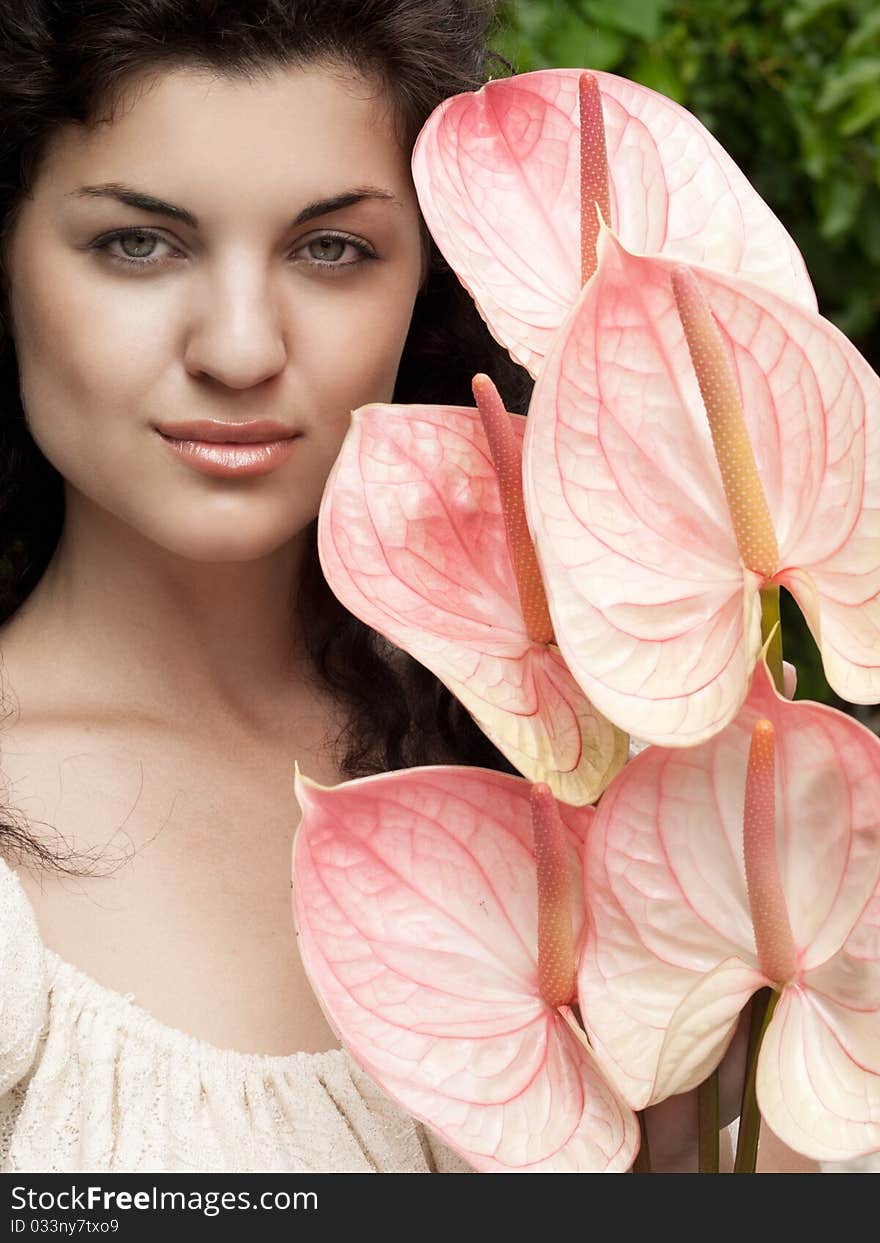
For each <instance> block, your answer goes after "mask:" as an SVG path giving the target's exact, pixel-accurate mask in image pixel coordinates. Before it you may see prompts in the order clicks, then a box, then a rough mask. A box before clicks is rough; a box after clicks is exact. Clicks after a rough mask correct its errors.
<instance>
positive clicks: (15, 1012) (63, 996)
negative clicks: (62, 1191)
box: [0, 859, 473, 1174]
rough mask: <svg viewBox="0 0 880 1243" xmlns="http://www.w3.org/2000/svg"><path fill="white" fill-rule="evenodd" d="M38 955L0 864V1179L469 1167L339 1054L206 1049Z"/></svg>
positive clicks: (41, 951)
mask: <svg viewBox="0 0 880 1243" xmlns="http://www.w3.org/2000/svg"><path fill="white" fill-rule="evenodd" d="M133 996H134V995H133V994H127V995H123V994H121V993H116V992H114V991H112V990H111V989H109V988H105V987H104V986H103V985H102V984H99V983H98V982H97V981H96V980H93V979H92V978H91V977H90V976H88V975H86V973H85V972H83V971H81V970H79V968H77V967H74V966H73V965H72V964H71V963H68V962H66V961H65V960H64V959H62V958H60V957H59V956H58V955H57V954H56V953H54V952H53V951H52V950H49V949H47V948H46V947H45V946H44V945H43V943H42V941H41V939H40V935H39V931H38V927H37V920H36V916H35V914H34V910H33V907H32V906H31V904H30V902H29V900H28V898H27V895H26V894H25V892H24V889H23V888H22V885H21V882H20V881H19V879H18V876H17V875H16V873H15V872H14V871H12V869H10V868H9V867H8V866H7V865H6V864H5V863H4V862H3V860H2V859H0V1172H3V1173H13V1172H26V1173H55V1172H59V1173H60V1172H79V1173H83V1172H88V1173H93V1172H103V1171H116V1172H120V1173H161V1172H175V1173H184V1172H191V1171H192V1172H205V1173H238V1172H255V1173H296V1174H299V1173H316V1174H320V1173H337V1172H338V1173H355V1172H357V1173H362V1172H365V1173H371V1172H372V1173H422V1174H424V1173H471V1172H473V1171H472V1169H471V1167H470V1166H469V1165H467V1164H466V1163H465V1162H464V1161H462V1160H461V1158H460V1157H458V1156H457V1155H456V1154H455V1153H453V1152H452V1151H451V1150H450V1149H448V1148H446V1147H445V1145H443V1144H442V1143H441V1142H440V1141H439V1140H438V1139H436V1138H435V1137H434V1136H433V1135H432V1134H431V1132H430V1131H429V1130H428V1129H427V1128H426V1127H424V1126H423V1125H422V1124H421V1123H418V1122H416V1121H414V1120H413V1119H412V1118H410V1117H409V1116H408V1115H407V1114H406V1113H405V1112H404V1111H403V1110H401V1109H400V1107H399V1106H397V1105H396V1104H394V1103H393V1102H392V1101H390V1100H389V1099H388V1098H387V1097H386V1096H385V1095H384V1094H383V1093H382V1092H380V1091H379V1089H378V1088H377V1087H376V1085H375V1084H374V1083H373V1082H372V1080H371V1079H370V1078H369V1077H368V1076H367V1075H366V1074H364V1072H363V1071H362V1070H361V1069H360V1068H359V1067H358V1066H357V1065H356V1064H355V1063H354V1062H353V1061H352V1060H351V1058H350V1057H349V1055H348V1054H347V1053H346V1052H345V1051H344V1050H342V1049H332V1050H330V1051H329V1052H326V1053H292V1054H290V1055H288V1056H272V1055H263V1054H258V1053H238V1052H233V1051H229V1050H225V1049H219V1048H216V1047H215V1046H213V1045H210V1044H208V1043H206V1042H205V1041H203V1040H199V1039H197V1038H196V1037H194V1036H188V1035H185V1034H184V1033H183V1032H179V1031H177V1030H176V1029H175V1028H173V1027H168V1026H166V1025H165V1024H164V1023H161V1022H159V1020H158V1019H155V1018H154V1017H153V1016H152V1015H151V1014H149V1013H148V1012H147V1011H146V1010H143V1009H141V1007H140V1006H137V1005H135V1004H133Z"/></svg>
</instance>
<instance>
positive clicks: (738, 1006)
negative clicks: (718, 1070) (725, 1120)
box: [651, 958, 769, 1101]
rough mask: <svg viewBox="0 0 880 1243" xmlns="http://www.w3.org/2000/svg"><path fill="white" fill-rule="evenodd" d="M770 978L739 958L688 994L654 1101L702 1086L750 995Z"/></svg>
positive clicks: (663, 1052)
mask: <svg viewBox="0 0 880 1243" xmlns="http://www.w3.org/2000/svg"><path fill="white" fill-rule="evenodd" d="M768 982H769V981H768V980H767V978H766V977H765V976H764V975H763V974H762V973H761V972H760V971H758V970H756V969H755V967H753V966H750V965H749V964H748V963H744V962H741V961H740V960H739V959H737V958H728V959H727V960H726V961H725V962H722V963H719V965H718V966H717V967H716V968H715V970H714V971H710V972H709V973H708V975H704V976H702V978H701V979H700V980H699V981H698V982H697V983H696V984H695V985H694V987H693V988H692V989H691V991H690V992H689V993H688V994H687V995H686V996H685V997H683V998H682V1000H681V1002H680V1003H679V1005H678V1008H677V1010H676V1011H675V1013H674V1014H673V1015H672V1018H671V1019H670V1021H669V1026H668V1027H667V1029H666V1035H665V1037H664V1039H663V1044H662V1046H661V1048H660V1056H659V1058H658V1060H657V1074H656V1078H655V1081H654V1088H653V1091H652V1093H651V1099H652V1101H662V1100H665V1099H666V1097H667V1096H675V1095H677V1094H678V1093H679V1092H689V1091H690V1090H691V1088H696V1087H699V1085H700V1084H701V1083H702V1082H703V1080H704V1079H707V1078H708V1077H709V1075H711V1073H712V1071H713V1070H714V1069H715V1067H716V1066H717V1065H718V1063H719V1062H720V1061H721V1059H722V1058H723V1057H724V1054H725V1053H726V1052H727V1048H728V1046H729V1044H730V1042H731V1040H732V1039H733V1036H734V1033H735V1032H736V1025H737V1021H738V1020H739V1016H740V1014H741V1013H742V1011H743V1010H744V1009H745V1007H746V1005H747V1003H748V1000H749V998H750V997H751V996H752V994H753V993H755V992H757V990H758V989H759V988H763V987H764V985H765V984H767V983H768Z"/></svg>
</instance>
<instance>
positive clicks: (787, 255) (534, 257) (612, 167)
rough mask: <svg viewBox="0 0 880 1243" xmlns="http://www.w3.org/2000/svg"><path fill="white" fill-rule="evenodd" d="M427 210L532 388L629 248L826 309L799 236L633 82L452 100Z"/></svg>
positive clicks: (521, 86)
mask: <svg viewBox="0 0 880 1243" xmlns="http://www.w3.org/2000/svg"><path fill="white" fill-rule="evenodd" d="M412 168H413V178H414V181H415V186H416V190H417V193H418V196H419V201H420V204H421V208H422V212H423V214H424V217H425V220H426V222H427V224H428V228H429V229H430V231H431V234H432V235H433V237H434V240H435V241H436V243H437V245H438V247H439V249H440V250H441V252H442V253H443V255H444V256H445V258H446V259H447V261H448V263H449V264H450V266H451V267H452V269H453V270H454V271H455V273H456V275H457V276H458V278H459V280H460V281H461V282H462V284H463V285H464V286H465V288H466V289H467V290H468V292H469V293H470V294H471V296H472V297H473V299H474V301H475V302H476V304H477V307H478V308H479V310H480V313H481V315H482V316H483V318H484V319H485V320H486V323H487V324H488V326H489V328H490V330H491V332H492V333H493V335H494V336H495V337H496V338H497V339H498V341H500V342H501V343H502V344H503V345H504V346H505V348H506V349H507V350H508V351H509V352H510V354H511V356H512V357H513V358H514V359H515V360H516V361H517V362H519V363H521V364H522V365H523V366H524V367H526V368H527V369H528V370H529V371H530V372H531V374H532V375H538V373H539V372H540V369H541V366H542V361H543V359H544V357H545V355H546V354H547V352H548V351H549V348H550V345H551V343H552V340H553V337H554V334H555V332H556V331H557V329H558V328H559V326H560V325H561V323H562V321H563V320H564V318H565V316H566V314H567V313H568V311H569V309H570V308H571V306H572V304H573V303H574V302H575V300H576V299H577V296H578V292H579V290H580V288H581V285H582V284H583V282H584V281H585V280H586V279H587V278H588V277H589V275H590V274H591V272H592V271H593V269H594V267H595V253H594V252H595V240H596V224H597V208H598V212H599V213H601V215H602V216H603V218H604V219H605V222H606V223H607V224H608V225H610V226H611V228H613V229H614V231H615V232H616V233H617V234H618V235H619V236H620V238H621V240H622V242H623V244H624V245H625V246H626V248H627V249H628V250H631V251H634V252H638V253H646V254H662V255H664V256H666V257H668V258H670V259H676V260H678V261H679V262H684V263H688V264H698V265H701V266H704V267H710V268H717V269H719V270H721V271H726V272H732V273H739V274H740V275H741V276H744V277H747V278H748V279H749V280H752V281H755V282H757V283H759V284H761V285H765V286H766V287H767V288H769V289H773V290H774V291H775V292H777V293H779V294H781V295H782V296H783V297H785V298H788V299H792V300H794V301H796V302H799V303H801V304H802V305H803V306H805V307H807V308H809V309H811V310H815V307H816V299H815V295H814V293H813V289H812V286H811V284H810V280H809V277H808V275H807V272H806V268H805V266H804V262H803V259H802V258H801V255H800V252H799V251H798V249H797V247H796V246H795V244H794V242H793V241H792V239H791V237H790V236H789V235H788V233H787V232H786V231H785V229H784V228H783V226H782V224H781V223H780V222H779V220H778V219H777V218H776V216H774V214H773V213H772V211H771V210H770V208H769V207H768V206H767V205H766V203H764V201H763V200H762V199H761V198H760V196H759V195H758V194H757V192H756V191H755V190H754V189H753V188H752V186H751V185H750V184H749V182H748V180H747V179H746V177H745V176H744V174H743V173H742V172H741V171H740V170H739V168H738V167H737V166H736V164H734V162H733V160H731V158H730V157H729V156H728V155H727V153H726V152H725V151H724V150H723V148H722V147H720V146H719V144H718V143H717V142H716V141H715V139H714V138H713V137H712V136H711V134H710V133H709V132H708V130H706V129H705V128H704V126H703V125H702V124H701V123H700V122H699V121H698V120H697V119H696V117H694V116H692V115H691V114H690V113H689V112H687V111H686V110H685V109H684V108H682V107H681V106H680V105H678V104H676V103H674V102H673V101H672V100H670V99H666V98H665V97H664V96H663V95H658V94H657V93H656V92H655V91H652V90H649V89H648V88H647V87H645V86H639V85H638V84H637V83H635V82H629V81H627V80H626V79H625V78H619V77H615V76H614V75H613V74H610V73H600V72H598V71H591V72H584V71H583V70H580V69H544V70H539V71H538V72H535V73H526V74H521V75H519V76H516V77H511V78H504V79H501V80H499V81H496V82H489V83H488V84H487V85H485V86H483V87H482V88H481V89H480V90H479V91H476V92H472V93H467V94H463V95H456V96H453V97H452V98H450V99H447V100H445V101H444V102H443V103H442V104H441V105H440V106H439V107H438V108H437V109H436V110H435V111H434V113H433V114H432V115H431V117H430V118H429V120H428V122H427V123H426V125H425V126H424V128H423V130H422V132H421V134H420V135H419V138H418V141H417V143H416V146H415V150H414V153H413V162H412Z"/></svg>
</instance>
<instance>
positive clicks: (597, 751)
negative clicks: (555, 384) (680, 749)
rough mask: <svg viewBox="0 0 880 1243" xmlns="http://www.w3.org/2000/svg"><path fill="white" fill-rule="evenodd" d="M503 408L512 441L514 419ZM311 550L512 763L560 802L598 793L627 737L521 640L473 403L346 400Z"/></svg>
mask: <svg viewBox="0 0 880 1243" xmlns="http://www.w3.org/2000/svg"><path fill="white" fill-rule="evenodd" d="M511 419H512V426H513V428H514V430H515V433H516V435H517V436H518V437H519V438H520V440H521V438H522V435H523V427H524V423H525V419H524V418H522V417H521V416H519V415H514V416H511ZM318 549H319V553H320V558H321V565H322V568H323V571H324V574H325V576H326V578H327V581H328V583H329V584H330V586H331V588H332V589H333V591H334V592H335V594H336V595H337V596H338V597H339V599H340V600H341V601H342V603H343V604H344V605H345V606H346V608H348V609H349V610H350V611H351V612H352V613H354V614H356V615H357V616H358V617H359V618H360V619H361V620H362V621H364V622H366V623H367V624H368V625H369V626H372V627H373V629H375V630H377V631H379V633H380V634H382V635H384V636H385V638H387V639H389V640H390V641H391V642H392V643H393V644H395V645H396V646H397V647H401V648H403V649H405V650H406V651H407V652H409V653H410V654H411V655H412V656H414V657H415V658H416V660H418V661H420V662H421V663H422V664H423V665H425V666H426V667H427V668H428V669H430V670H431V671H432V672H433V673H434V674H435V675H436V676H437V677H438V678H439V679H440V680H441V681H442V682H443V683H444V684H445V685H446V686H447V687H448V688H449V690H450V691H452V693H453V694H454V695H455V696H456V697H457V698H458V699H459V700H460V701H461V702H462V703H463V704H464V706H465V707H466V708H467V710H468V711H469V712H470V713H471V715H472V716H473V717H474V719H475V720H476V722H477V724H478V725H480V727H481V728H482V729H483V730H484V732H485V733H486V734H487V735H488V737H489V738H490V739H491V740H492V742H493V743H494V744H495V745H496V746H497V747H498V748H499V750H501V751H502V752H503V753H504V754H505V755H506V756H507V757H508V759H509V760H510V761H511V763H513V764H514V765H516V767H517V768H518V769H519V771H520V772H522V773H523V774H524V775H525V776H526V777H528V778H529V779H530V780H532V781H546V782H547V784H548V785H549V786H550V788H551V789H552V790H553V793H554V794H555V795H556V797H557V798H559V799H562V800H563V801H565V802H568V803H571V804H573V805H583V804H585V803H590V802H594V801H595V799H597V798H598V797H599V795H600V793H601V792H602V790H603V789H604V788H605V786H606V785H607V783H608V782H609V781H610V780H611V778H612V777H613V776H614V774H615V773H616V772H617V771H619V769H620V768H621V767H622V766H623V764H624V763H625V761H626V753H627V751H626V744H627V740H626V738H625V737H624V736H623V735H622V734H621V733H620V731H619V730H617V729H616V728H615V727H614V726H613V725H612V724H611V723H610V722H609V721H606V720H605V719H604V718H603V717H602V716H600V715H599V714H598V713H597V712H596V711H595V709H594V708H593V706H592V704H590V702H589V701H588V700H587V698H586V696H585V695H584V693H583V691H582V690H581V689H580V687H579V686H578V685H577V683H576V682H575V681H574V679H573V678H572V676H571V674H570V673H569V671H568V669H567V668H566V666H565V663H564V661H563V659H562V657H561V656H560V654H559V651H558V649H556V648H555V647H554V646H552V645H551V646H545V645H543V644H534V643H532V642H531V641H530V640H529V638H528V635H527V633H526V629H525V622H524V620H523V616H522V611H521V607H520V602H519V594H518V590H517V585H516V578H515V574H514V569H513V563H512V560H511V556H510V552H509V549H508V545H507V537H506V534H505V528H504V520H503V515H502V511H501V501H500V494H499V488H498V481H497V477H496V475H495V470H494V467H493V465H492V461H491V457H490V454H489V449H488V445H487V442H486V438H485V433H484V432H483V429H482V426H481V424H480V418H479V415H478V413H477V411H476V410H470V409H467V408H463V407H452V406H389V405H378V404H377V405H368V406H363V407H361V408H360V409H359V410H357V411H355V413H354V415H353V417H352V424H351V428H350V430H349V433H348V435H347V437H346V440H345V442H344V444H343V447H342V450H341V452H340V454H339V457H338V458H337V461H336V464H335V465H334V468H333V471H332V473H331V476H330V479H329V480H328V483H327V487H326V488H325V491H324V497H323V500H322V504H321V511H320V515H319V522H318Z"/></svg>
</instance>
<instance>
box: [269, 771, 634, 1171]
mask: <svg viewBox="0 0 880 1243" xmlns="http://www.w3.org/2000/svg"><path fill="white" fill-rule="evenodd" d="M295 789H296V796H297V799H298V800H299V803H300V806H301V807H302V811H303V816H302V821H301V823H300V827H299V829H298V831H297V834H296V839H295V843H294V858H293V901H294V915H295V919H296V924H297V928H298V936H299V945H300V951H301V954H302V961H303V964H304V967H305V970H306V972H307V974H308V977H309V980H310V982H311V984H312V987H313V988H314V990H315V993H316V995H317V996H318V998H319V1000H320V1002H321V1005H322V1007H323V1009H324V1012H325V1014H326V1016H327V1019H328V1021H329V1022H330V1024H331V1026H332V1027H333V1030H334V1031H335V1032H336V1033H337V1035H338V1036H339V1038H340V1039H341V1040H342V1042H343V1043H344V1044H345V1045H346V1047H347V1048H348V1049H349V1051H350V1052H351V1054H352V1056H353V1057H354V1058H355V1059H356V1060H357V1062H358V1063H359V1065H360V1066H362V1067H363V1068H364V1069H365V1070H366V1071H367V1073H368V1074H369V1075H370V1076H371V1077H372V1078H373V1079H374V1080H375V1082H376V1083H377V1084H378V1085H379V1086H380V1087H381V1088H382V1089H383V1090H384V1091H385V1092H387V1093H388V1095H389V1096H391V1097H393V1098H394V1099H395V1100H396V1101H397V1102H398V1103H399V1104H401V1105H402V1106H403V1107H404V1108H405V1109H407V1110H408V1111H409V1112H410V1113H412V1114H414V1115H415V1116H416V1117H418V1118H420V1119H421V1120H422V1121H424V1122H426V1123H427V1124H428V1125H429V1126H431V1127H432V1128H433V1129H434V1130H435V1131H436V1132H437V1133H438V1134H439V1135H440V1136H441V1137H442V1138H443V1139H444V1140H445V1141H446V1143H448V1144H449V1145H450V1146H451V1147H453V1148H454V1149H456V1151H458V1152H459V1153H460V1154H461V1155H462V1156H463V1157H464V1158H465V1159H466V1160H467V1161H469V1162H470V1163H471V1164H472V1165H473V1166H475V1168H476V1169H478V1170H481V1171H484V1172H565V1171H585V1172H586V1171H608V1172H612V1171H616V1170H619V1171H622V1170H625V1169H628V1168H629V1166H630V1165H631V1164H632V1161H633V1158H634V1156H635V1152H636V1150H637V1148H638V1127H637V1125H636V1122H635V1117H634V1115H633V1114H632V1112H631V1110H630V1109H629V1108H628V1107H627V1106H626V1105H625V1104H623V1102H622V1101H621V1100H620V1098H619V1097H618V1095H617V1093H616V1092H615V1091H614V1089H612V1088H611V1087H610V1086H609V1085H608V1083H607V1082H606V1080H605V1078H604V1077H603V1075H602V1073H601V1072H600V1071H599V1069H598V1068H597V1066H596V1063H595V1060H594V1058H593V1056H592V1053H591V1052H590V1050H589V1049H588V1048H587V1047H586V1044H585V1042H584V1041H583V1040H582V1039H578V1038H577V1036H576V1034H575V1033H574V1032H573V1031H572V1029H571V1027H570V1025H569V1020H568V1019H567V1018H566V1017H565V1015H564V1013H563V1011H562V1009H555V1008H553V1007H551V1006H550V1005H548V1004H547V1002H546V1001H544V1000H543V998H542V996H541V992H540V987H539V978H538V961H537V929H538V912H537V902H538V898H537V886H536V871H535V847H534V843H533V833H532V810H531V806H530V785H529V783H528V782H526V781H524V780H523V779H521V778H519V777H513V776H508V775H506V774H502V773H497V772H492V771H489V770H485V769H477V768H459V767H445V766H437V767H428V768H412V769H405V770H403V771H400V772H392V773H381V774H379V775H377V776H375V777H367V778H361V779H359V780H355V781H350V782H345V783H343V784H342V785H339V786H336V787H333V788H326V787H321V786H319V785H316V784H314V783H313V782H311V781H308V780H307V779H306V778H304V777H303V776H301V775H300V774H299V772H297V775H296V779H295ZM559 814H560V816H561V819H562V823H563V826H564V833H565V835H566V837H567V839H568V847H567V849H568V866H569V869H570V894H571V903H570V909H571V911H572V915H573V919H572V933H573V937H574V944H575V945H579V944H580V942H581V941H582V939H583V929H584V918H585V913H584V903H583V896H582V894H581V890H580V854H581V850H582V846H583V838H584V834H585V832H586V828H587V825H588V824H589V821H590V817H591V816H592V814H593V811H592V809H591V808H581V809H574V808H570V807H566V806H564V805H560V806H559ZM552 849H553V848H552V847H551V850H552ZM555 896H556V897H558V892H557V893H556V895H555ZM553 900H554V894H551V895H550V901H551V902H553Z"/></svg>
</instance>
